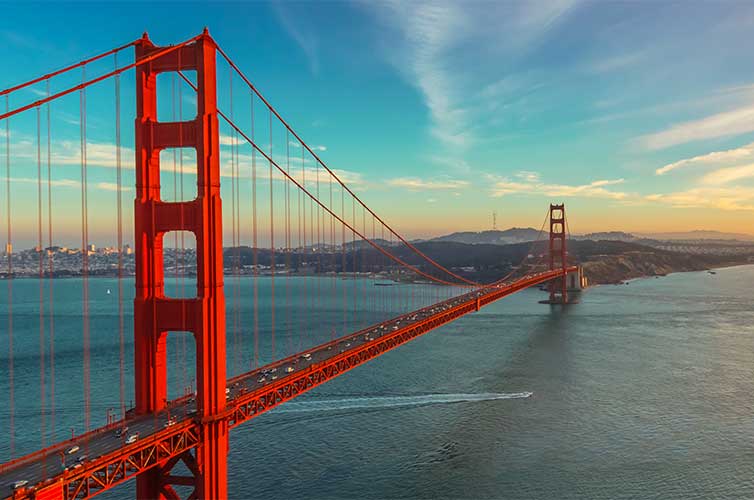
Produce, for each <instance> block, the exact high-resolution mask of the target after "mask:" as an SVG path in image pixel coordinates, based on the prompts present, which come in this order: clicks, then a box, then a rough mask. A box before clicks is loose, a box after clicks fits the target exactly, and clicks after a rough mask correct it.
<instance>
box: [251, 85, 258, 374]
mask: <svg viewBox="0 0 754 500" xmlns="http://www.w3.org/2000/svg"><path fill="white" fill-rule="evenodd" d="M250 95H251V140H252V141H254V94H253V93H250ZM251 246H252V248H251V259H252V267H253V271H252V272H253V275H254V278H253V279H254V285H253V288H254V291H253V295H254V358H253V364H252V367H253V368H256V367H257V366H258V365H259V283H258V281H259V280H258V278H259V260H258V258H257V246H258V242H257V150H256V149H254V148H252V149H251Z"/></svg>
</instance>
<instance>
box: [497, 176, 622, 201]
mask: <svg viewBox="0 0 754 500" xmlns="http://www.w3.org/2000/svg"><path fill="white" fill-rule="evenodd" d="M488 178H489V179H490V180H491V181H492V186H491V188H490V193H491V195H492V196H494V197H501V196H507V195H511V194H533V195H544V196H562V197H567V198H571V197H580V198H605V199H610V200H625V199H627V198H628V196H629V195H628V193H625V192H622V191H613V190H611V189H608V186H614V185H617V184H622V183H623V182H624V180H623V179H612V180H596V181H592V182H589V183H587V184H576V185H569V184H549V183H546V182H542V181H541V180H540V176H539V175H538V174H537V173H535V172H527V171H523V172H519V173H518V174H516V178H517V180H511V179H508V178H497V179H496V178H495V177H493V176H489V177H488Z"/></svg>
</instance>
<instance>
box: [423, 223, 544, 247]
mask: <svg viewBox="0 0 754 500" xmlns="http://www.w3.org/2000/svg"><path fill="white" fill-rule="evenodd" d="M538 236H539V231H537V230H536V229H534V228H532V227H522V228H519V227H513V228H510V229H505V230H503V231H499V230H490V231H461V232H457V233H451V234H446V235H444V236H438V237H436V238H432V239H429V240H426V241H450V242H454V243H465V244H467V245H485V244H486V245H510V244H512V243H525V242H527V241H534V240H536V239H537V237H538Z"/></svg>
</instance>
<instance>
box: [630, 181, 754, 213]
mask: <svg viewBox="0 0 754 500" xmlns="http://www.w3.org/2000/svg"><path fill="white" fill-rule="evenodd" d="M644 198H645V199H646V200H647V201H652V202H660V203H664V204H667V205H670V206H672V207H676V208H716V209H719V210H727V211H740V210H746V211H750V210H754V188H746V187H740V186H739V187H721V188H717V187H715V188H710V187H694V188H691V189H687V190H683V191H677V192H674V193H668V194H651V195H647V196H645V197H644Z"/></svg>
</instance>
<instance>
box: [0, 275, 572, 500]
mask: <svg viewBox="0 0 754 500" xmlns="http://www.w3.org/2000/svg"><path fill="white" fill-rule="evenodd" d="M575 270H577V268H576V267H569V268H566V269H556V270H554V271H546V272H542V273H538V274H535V275H531V276H525V277H523V278H521V279H519V280H517V281H515V282H513V283H510V284H507V285H504V286H503V285H501V286H497V287H490V288H487V289H484V290H485V293H484V294H483V295H481V296H477V295H476V293H475V292H471V293H469V294H466V295H465V296H462V297H461V298H462V299H463V301H462V302H461V303H459V304H457V305H455V306H453V307H448V308H447V309H442V306H443V304H445V303H449V302H450V301H451V300H453V299H451V300H449V301H445V302H441V303H439V304H435V305H433V306H429V307H427V308H424V309H420V310H418V311H414V312H412V313H408V314H405V315H403V316H402V317H401V318H406V317H408V316H411V315H414V314H417V313H421V312H423V311H428V310H430V309H432V308H439V309H440V310H439V312H437V313H435V314H432V315H431V316H428V317H427V318H425V319H424V320H422V321H418V322H415V323H412V324H409V325H406V326H404V327H403V328H400V329H398V330H396V331H394V332H391V333H389V334H387V335H384V336H382V337H379V338H374V339H373V340H372V341H370V342H365V343H363V344H360V345H354V346H353V347H352V348H351V349H348V350H346V351H345V352H342V353H337V354H335V355H334V356H333V357H331V358H329V359H327V360H325V361H323V362H320V363H316V364H313V365H311V366H310V367H307V368H306V369H304V370H301V371H298V372H295V373H292V374H290V375H287V376H284V377H281V378H280V379H279V380H278V381H277V382H275V383H273V384H269V385H266V386H264V387H261V388H259V389H257V390H255V391H250V392H248V393H243V394H241V395H239V396H237V397H235V398H233V399H231V400H230V401H229V402H228V406H227V408H226V409H225V411H224V412H223V413H222V414H220V415H218V416H217V418H219V419H221V421H222V422H224V423H225V426H226V428H233V427H237V426H238V425H240V424H242V423H244V422H246V421H248V420H251V419H253V418H255V417H257V416H259V415H261V414H262V413H264V412H266V411H268V410H270V409H272V408H274V407H276V406H278V405H280V404H282V403H284V402H286V401H289V400H291V399H293V398H295V397H296V396H299V395H300V394H303V393H304V392H306V391H309V390H311V389H313V388H314V387H317V386H319V385H322V384H324V383H326V382H328V381H329V380H331V379H332V378H334V377H337V376H338V375H341V374H343V373H345V372H347V371H349V370H351V369H353V368H355V367H357V366H359V365H361V364H364V363H365V362H367V361H369V360H371V359H374V358H376V357H378V356H380V355H382V354H384V353H386V352H388V351H390V350H392V349H395V348H396V347H399V346H400V345H403V344H405V343H406V342H409V341H411V340H413V339H415V338H416V337H419V336H421V335H423V334H425V333H427V332H430V331H432V330H434V329H435V328H438V327H440V326H443V325H445V324H447V323H450V322H451V321H454V320H456V319H458V318H460V317H462V316H465V315H466V314H469V313H473V312H475V311H477V310H478V308H480V307H483V306H486V305H488V304H490V303H492V302H495V301H496V300H499V299H502V298H504V297H506V296H508V295H511V294H513V293H516V292H518V291H521V290H523V289H525V288H528V287H531V286H536V285H538V284H540V283H544V282H547V281H550V280H553V279H557V278H559V277H562V276H565V274H566V273H568V272H572V271H575ZM391 321H392V320H391ZM386 323H388V322H386ZM375 326H379V325H375ZM375 326H373V327H370V328H366V329H364V330H361V331H358V332H356V333H354V334H351V335H349V336H347V337H343V338H340V339H337V340H334V341H332V342H329V343H327V344H323V345H322V346H319V347H318V348H320V347H321V348H326V347H327V346H329V345H332V346H335V345H336V344H338V343H339V342H342V341H344V340H347V339H355V338H358V337H360V336H363V335H364V334H365V332H367V331H368V330H371V329H373V328H375ZM318 348H315V349H312V350H316V349H318ZM333 352H334V353H335V352H337V351H333ZM296 357H297V356H290V357H288V358H285V359H282V360H279V361H277V362H275V363H274V364H272V365H268V366H267V367H262V368H259V369H256V370H253V371H251V372H248V373H246V374H243V375H239V376H237V377H234V378H232V379H230V380H228V382H227V384H228V386H233V385H234V384H236V383H240V382H243V381H244V380H247V379H255V378H256V377H257V376H258V375H259V373H260V372H261V371H262V370H263V369H265V368H270V367H281V366H284V365H286V364H289V363H291V362H292V361H293V360H294V359H295V358H296ZM185 399H186V398H182V400H185ZM178 401H181V400H178ZM134 418H138V417H133V416H132V417H129V418H127V419H126V420H125V421H120V422H116V423H115V424H113V425H110V426H108V427H106V428H102V429H98V430H96V431H93V432H91V433H89V434H88V436H90V437H91V436H94V435H95V434H98V433H101V432H112V430H113V429H114V428H117V427H123V426H126V425H128V424H129V422H132V421H133V419H134ZM204 425H205V424H204V423H203V419H202V418H200V417H198V416H197V417H196V418H195V419H189V418H185V419H183V420H180V421H178V422H177V423H176V424H175V425H173V426H171V427H168V428H164V429H160V430H158V431H157V432H155V433H154V434H152V435H150V436H145V437H144V438H143V439H140V440H139V441H137V442H136V443H134V444H132V445H128V446H125V447H123V448H120V449H117V450H115V451H113V452H111V453H108V454H107V455H104V456H102V457H98V458H96V459H94V460H92V461H91V462H87V463H86V464H84V466H83V467H82V468H80V469H77V470H75V471H73V472H67V473H62V474H60V475H58V476H55V477H52V478H50V479H49V480H47V481H45V482H44V483H42V484H38V485H34V486H32V487H30V488H28V489H26V490H24V491H23V492H19V494H18V495H17V496H16V497H15V498H36V497H35V494H36V493H35V492H39V491H41V490H42V489H43V488H46V487H48V486H49V485H52V484H61V485H62V487H63V491H64V497H63V498H65V499H67V500H74V499H86V498H91V497H93V496H95V495H97V494H98V493H101V492H102V491H105V490H107V489H110V488H112V487H114V486H116V485H118V484H120V483H122V482H124V481H126V480H128V479H131V478H133V477H134V476H138V478H140V477H143V476H144V475H145V474H146V475H147V477H150V475H154V476H155V477H157V480H158V481H159V484H160V488H161V490H160V491H161V497H162V498H171V496H170V495H169V494H168V495H166V494H165V493H166V491H165V487H166V486H170V485H171V484H181V485H185V484H187V483H186V478H184V477H176V476H173V475H171V474H170V469H171V468H172V467H173V465H174V464H175V463H177V462H178V461H179V460H180V461H184V463H186V464H187V466H188V468H189V470H192V471H194V473H195V474H196V471H197V464H196V463H192V460H193V456H192V455H190V454H189V453H190V450H191V449H192V448H195V447H197V446H201V442H202V441H201V440H202V432H203V427H204ZM82 441H84V442H85V441H86V439H85V437H84V436H79V437H78V438H76V439H75V440H72V441H68V442H66V443H59V444H58V445H56V446H54V447H50V448H49V450H50V451H49V454H55V453H57V452H56V451H55V450H61V449H65V446H66V445H68V444H70V443H73V442H78V443H80V442H82ZM40 458H41V457H40V456H39V454H38V453H35V454H33V455H31V456H27V457H24V458H22V459H19V460H16V461H14V463H13V465H11V467H14V466H19V465H20V464H24V463H28V462H29V461H33V460H38V459H40ZM6 468H7V464H6V465H5V466H3V467H2V468H0V471H1V470H4V469H6ZM153 471H157V472H153ZM137 480H138V479H137ZM139 498H142V497H139Z"/></svg>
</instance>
